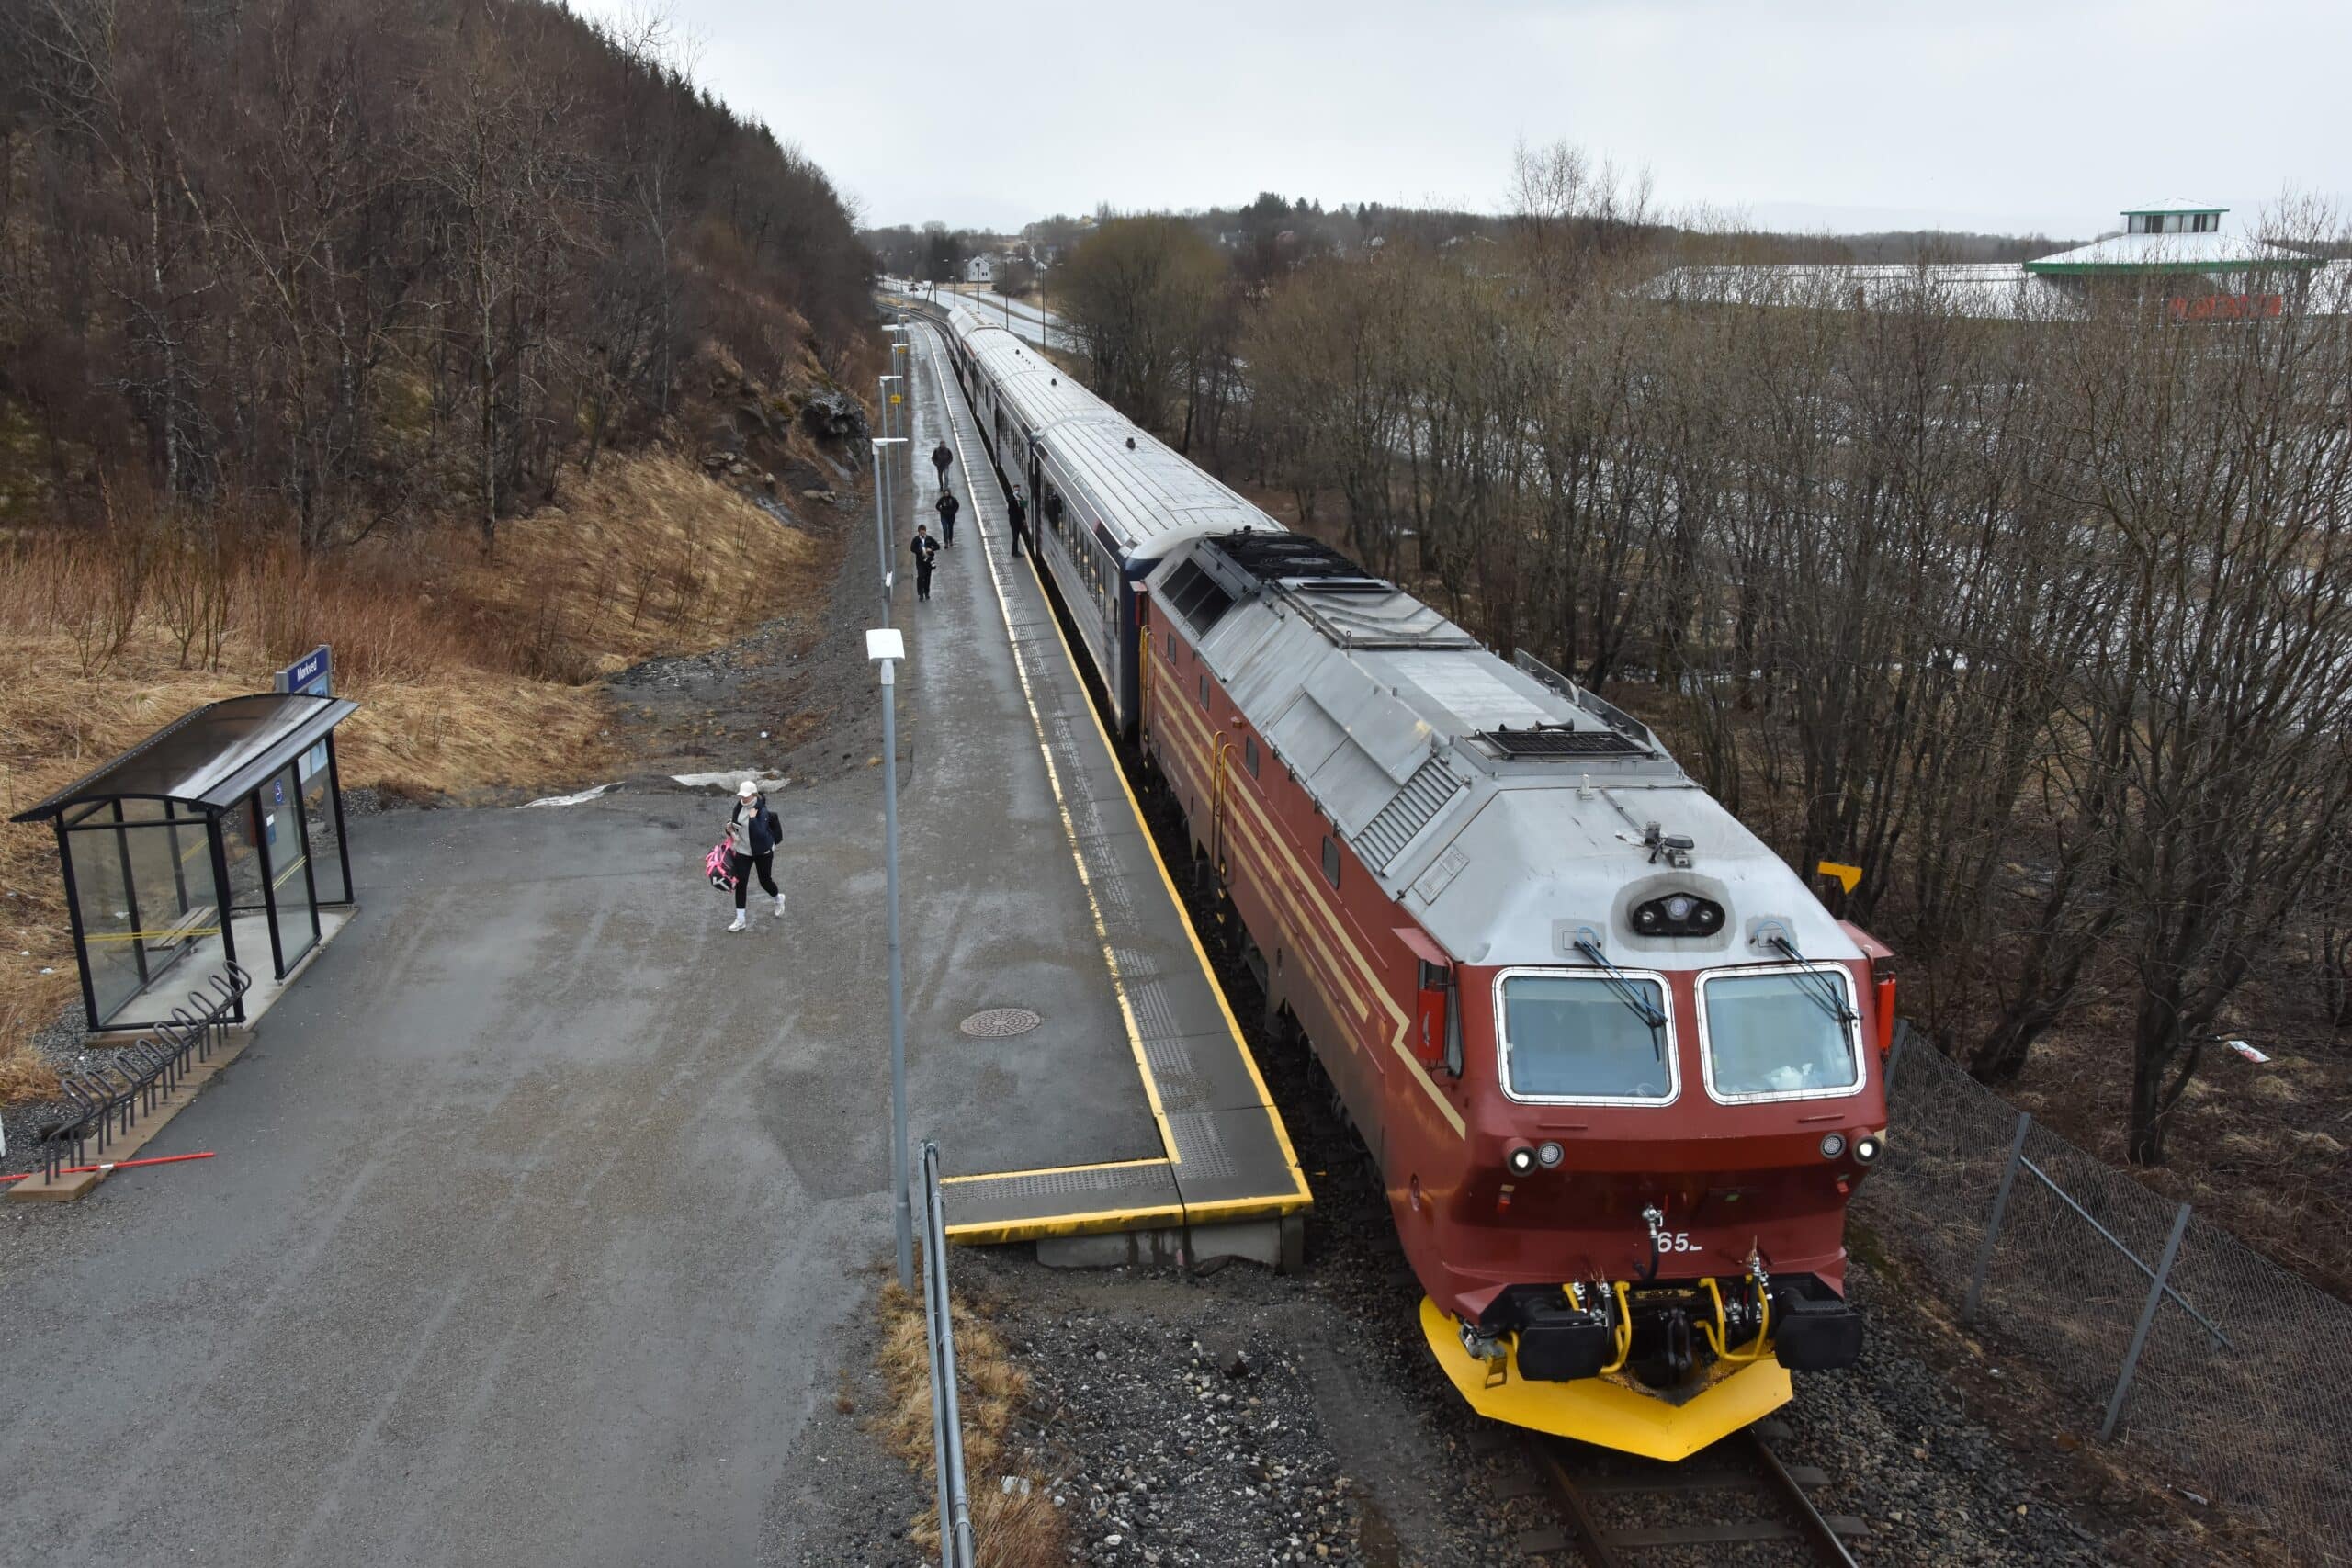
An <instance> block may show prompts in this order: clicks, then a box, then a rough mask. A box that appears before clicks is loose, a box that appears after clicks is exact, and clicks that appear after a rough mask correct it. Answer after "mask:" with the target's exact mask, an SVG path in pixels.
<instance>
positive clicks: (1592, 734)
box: [1478, 728, 1650, 757]
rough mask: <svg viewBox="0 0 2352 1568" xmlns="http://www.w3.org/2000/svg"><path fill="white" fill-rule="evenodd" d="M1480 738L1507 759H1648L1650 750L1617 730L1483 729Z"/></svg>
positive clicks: (1479, 734) (1479, 733)
mask: <svg viewBox="0 0 2352 1568" xmlns="http://www.w3.org/2000/svg"><path fill="white" fill-rule="evenodd" d="M1478 739H1481V740H1483V741H1485V742H1487V744H1488V745H1489V746H1492V747H1494V748H1495V749H1496V750H1498V751H1500V752H1501V753H1502V754H1503V755H1504V756H1506V757H1646V756H1648V755H1649V754H1650V749H1649V748H1648V747H1646V746H1645V745H1643V744H1641V742H1639V741H1637V740H1629V739H1626V738H1625V737H1624V736H1623V735H1620V734H1618V733H1617V732H1616V731H1615V730H1613V729H1552V728H1534V729H1482V730H1480V731H1479V732H1478Z"/></svg>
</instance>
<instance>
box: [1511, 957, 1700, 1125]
mask: <svg viewBox="0 0 2352 1568" xmlns="http://www.w3.org/2000/svg"><path fill="white" fill-rule="evenodd" d="M1632 998H1639V999H1640V1000H1641V1001H1642V1002H1643V1003H1644V1004H1645V1006H1646V1008H1647V1013H1646V1015H1645V1013H1644V1012H1642V1011H1641V1010H1636V1009H1635V1008H1634V1007H1633V1006H1631V1005H1629V1003H1630V1001H1631V999H1632ZM1501 1011H1502V1056H1503V1082H1504V1086H1505V1088H1506V1089H1508V1090H1509V1091H1510V1096H1511V1098H1512V1099H1514V1100H1601V1101H1612V1100H1613V1101H1626V1102H1630V1103H1635V1104H1639V1103H1644V1102H1652V1101H1655V1102H1664V1101H1666V1100H1672V1099H1673V1098H1674V1090H1675V1073H1674V1052H1673V1048H1672V1046H1671V1044H1670V1043H1668V1032H1667V1024H1666V987H1664V986H1663V985H1662V984H1661V983H1659V982H1658V981H1657V980H1656V979H1651V978H1646V977H1644V976H1637V975H1623V976H1619V977H1617V978H1615V979H1608V978H1603V977H1601V976H1588V975H1573V976H1572V975H1535V974H1517V975H1510V976H1506V977H1505V978H1504V980H1503V983H1502V1009H1501ZM1652 1020H1656V1021H1655V1022H1653V1021H1652Z"/></svg>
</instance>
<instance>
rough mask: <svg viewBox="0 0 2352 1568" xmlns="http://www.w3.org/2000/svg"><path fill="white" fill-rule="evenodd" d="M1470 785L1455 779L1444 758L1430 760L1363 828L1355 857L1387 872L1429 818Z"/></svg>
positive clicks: (1375, 869) (1424, 763) (1421, 766)
mask: <svg viewBox="0 0 2352 1568" xmlns="http://www.w3.org/2000/svg"><path fill="white" fill-rule="evenodd" d="M1468 787H1469V785H1467V784H1464V783H1463V781H1462V780H1461V779H1460V778H1458V777H1456V776H1455V774H1454V772H1453V769H1452V768H1449V767H1447V766H1446V765H1445V761H1444V760H1443V759H1442V758H1439V757H1431V758H1430V760H1429V761H1426V762H1423V763H1422V764H1421V765H1420V766H1419V768H1418V769H1416V770H1415V771H1414V773H1413V776H1412V777H1411V778H1409V779H1407V780H1406V781H1405V787H1404V788H1403V789H1400V790H1398V791H1397V797H1396V798H1395V799H1394V800H1391V801H1390V802H1389V803H1388V804H1387V805H1386V806H1384V807H1381V808H1380V815H1379V816H1377V817H1375V818H1373V819H1372V820H1371V821H1370V822H1369V823H1367V824H1366V825H1365V826H1364V830H1363V832H1362V833H1360V834H1358V835H1357V836H1356V844H1355V849H1356V853H1357V855H1358V856H1360V857H1361V858H1362V859H1363V863H1365V864H1366V865H1369V866H1370V867H1372V868H1373V870H1374V871H1377V872H1385V871H1386V870H1387V869H1388V867H1389V866H1390V864H1391V863H1394V862H1395V861H1396V859H1397V856H1398V855H1400V854H1403V853H1404V852H1405V846H1406V845H1407V844H1409V843H1411V842H1412V841H1413V836H1414V835H1415V834H1417V833H1419V831H1420V830H1421V829H1423V828H1426V827H1428V826H1429V822H1430V818H1432V817H1434V816H1436V815H1437V814H1438V813H1439V812H1440V811H1441V810H1442V809H1443V808H1444V807H1445V803H1446V802H1447V801H1449V800H1452V799H1453V797H1454V795H1456V794H1457V793H1458V792H1460V791H1462V790H1464V789H1467V788H1468Z"/></svg>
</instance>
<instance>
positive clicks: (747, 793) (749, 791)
mask: <svg viewBox="0 0 2352 1568" xmlns="http://www.w3.org/2000/svg"><path fill="white" fill-rule="evenodd" d="M735 793H736V794H737V795H741V796H742V797H743V798H744V799H746V800H749V799H751V798H752V796H753V795H757V794H759V793H760V786H759V785H758V784H754V783H752V781H751V780H750V779H745V780H744V781H743V782H742V783H741V784H738V785H736V786H735Z"/></svg>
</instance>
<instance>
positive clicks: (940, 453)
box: [931, 441, 956, 490]
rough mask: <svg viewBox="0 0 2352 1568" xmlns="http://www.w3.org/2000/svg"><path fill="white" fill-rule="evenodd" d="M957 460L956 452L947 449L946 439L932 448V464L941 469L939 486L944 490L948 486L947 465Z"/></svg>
mask: <svg viewBox="0 0 2352 1568" xmlns="http://www.w3.org/2000/svg"><path fill="white" fill-rule="evenodd" d="M955 460H956V454H955V453H953V452H950V451H949V450H948V449H947V443H946V442H944V441H943V442H941V443H940V444H939V445H938V446H934V447H933V448H932V449H931V466H932V467H933V468H937V469H938V470H939V488H940V489H942V490H945V489H946V488H947V466H948V465H949V464H950V463H953V462H954V461H955Z"/></svg>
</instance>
